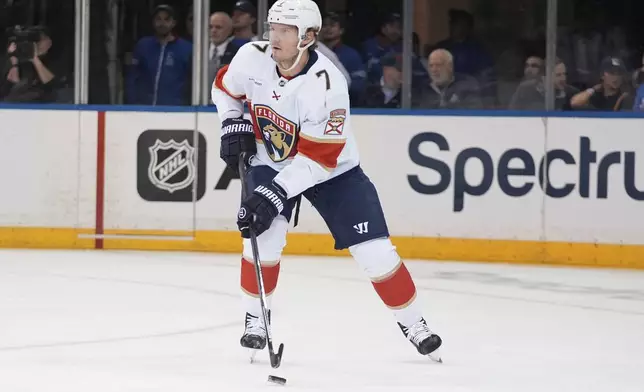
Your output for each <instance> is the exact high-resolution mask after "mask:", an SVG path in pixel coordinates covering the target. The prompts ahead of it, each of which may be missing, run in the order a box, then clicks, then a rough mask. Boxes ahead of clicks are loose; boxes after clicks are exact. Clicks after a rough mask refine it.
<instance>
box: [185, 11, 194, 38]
mask: <svg viewBox="0 0 644 392" xmlns="http://www.w3.org/2000/svg"><path fill="white" fill-rule="evenodd" d="M194 18H195V14H194V9H193V7H192V6H190V9H189V10H188V14H187V15H186V40H188V41H190V42H192V32H193V31H194V29H195V23H194Z"/></svg>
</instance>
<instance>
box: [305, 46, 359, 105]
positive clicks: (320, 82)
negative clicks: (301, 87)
mask: <svg viewBox="0 0 644 392" xmlns="http://www.w3.org/2000/svg"><path fill="white" fill-rule="evenodd" d="M307 76H308V78H309V79H311V80H315V82H314V83H315V85H316V86H318V87H319V88H318V89H316V90H318V93H319V92H321V93H323V95H322V96H324V95H329V94H331V95H342V94H347V95H348V94H349V86H348V84H347V79H346V78H345V76H344V74H343V73H342V72H340V70H339V69H338V67H336V66H335V64H333V62H332V61H331V60H329V59H328V58H327V57H325V56H323V55H318V60H317V61H316V62H315V64H313V66H312V67H311V69H310V70H309V72H308V75H307ZM320 89H321V91H320Z"/></svg>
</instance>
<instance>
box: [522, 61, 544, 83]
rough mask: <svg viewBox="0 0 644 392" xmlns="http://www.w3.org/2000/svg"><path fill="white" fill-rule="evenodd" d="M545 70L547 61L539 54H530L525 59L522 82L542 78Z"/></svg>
mask: <svg viewBox="0 0 644 392" xmlns="http://www.w3.org/2000/svg"><path fill="white" fill-rule="evenodd" d="M545 71H546V65H545V61H544V60H543V59H542V58H541V57H539V56H530V57H528V58H527V59H526V60H525V65H524V67H523V80H522V82H525V81H528V80H537V79H541V77H542V76H543V74H544V72H545Z"/></svg>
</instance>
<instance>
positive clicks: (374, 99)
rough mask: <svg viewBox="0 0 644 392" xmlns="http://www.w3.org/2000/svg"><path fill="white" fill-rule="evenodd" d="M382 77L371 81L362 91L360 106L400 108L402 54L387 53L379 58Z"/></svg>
mask: <svg viewBox="0 0 644 392" xmlns="http://www.w3.org/2000/svg"><path fill="white" fill-rule="evenodd" d="M381 64H382V77H381V78H380V82H379V83H371V84H369V85H368V86H367V88H366V90H365V92H364V93H363V96H362V100H361V102H360V106H362V107H368V108H400V105H401V94H400V93H401V86H402V55H400V54H395V53H387V54H386V55H384V56H383V57H382V59H381Z"/></svg>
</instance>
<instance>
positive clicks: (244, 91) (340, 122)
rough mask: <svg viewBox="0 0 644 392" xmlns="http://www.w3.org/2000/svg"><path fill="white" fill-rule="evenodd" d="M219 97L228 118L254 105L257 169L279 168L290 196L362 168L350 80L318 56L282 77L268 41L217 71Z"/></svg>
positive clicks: (245, 50) (216, 99) (215, 87)
mask: <svg viewBox="0 0 644 392" xmlns="http://www.w3.org/2000/svg"><path fill="white" fill-rule="evenodd" d="M212 100H213V103H214V104H215V105H216V106H217V112H218V114H219V117H220V119H221V121H224V120H225V119H229V118H239V117H241V116H242V115H243V114H244V106H243V105H244V102H246V103H247V104H248V107H249V111H250V113H251V118H252V121H253V125H254V129H255V139H256V141H257V155H256V157H255V159H254V160H253V161H252V163H251V164H252V165H253V166H256V165H268V166H270V167H272V168H273V169H275V170H277V171H278V172H279V173H278V175H277V176H276V177H275V182H276V183H277V184H278V185H280V186H281V187H282V188H284V190H285V191H286V192H287V194H288V197H289V198H291V197H294V196H297V195H298V194H300V193H302V192H304V191H305V190H306V189H308V188H310V187H312V186H314V185H316V184H319V183H321V182H324V181H326V180H328V179H330V178H333V177H335V176H338V175H340V174H342V173H344V172H346V171H348V170H349V169H352V168H353V167H355V166H357V165H358V163H359V156H358V150H357V146H356V143H355V140H354V138H353V135H352V133H351V117H350V110H349V93H348V88H347V82H346V79H345V77H344V76H343V75H342V73H341V72H340V71H339V70H338V69H337V68H336V67H335V65H333V63H332V62H331V61H330V60H329V59H328V58H326V57H325V56H324V55H323V54H321V53H319V52H317V51H315V52H313V53H311V54H310V59H309V61H308V63H307V65H306V67H305V68H304V69H303V70H302V72H300V74H298V75H297V76H295V77H292V78H289V77H284V76H282V75H280V73H279V72H278V69H277V65H276V63H275V62H274V61H273V59H272V58H271V46H270V44H269V43H268V42H266V41H257V42H249V43H247V44H245V45H244V46H242V47H241V48H240V49H239V51H238V52H237V54H236V55H235V57H234V58H233V60H232V62H231V64H230V65H229V66H225V67H223V68H222V69H221V70H220V71H219V72H218V74H217V77H216V79H215V82H214V83H213V86H212Z"/></svg>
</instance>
